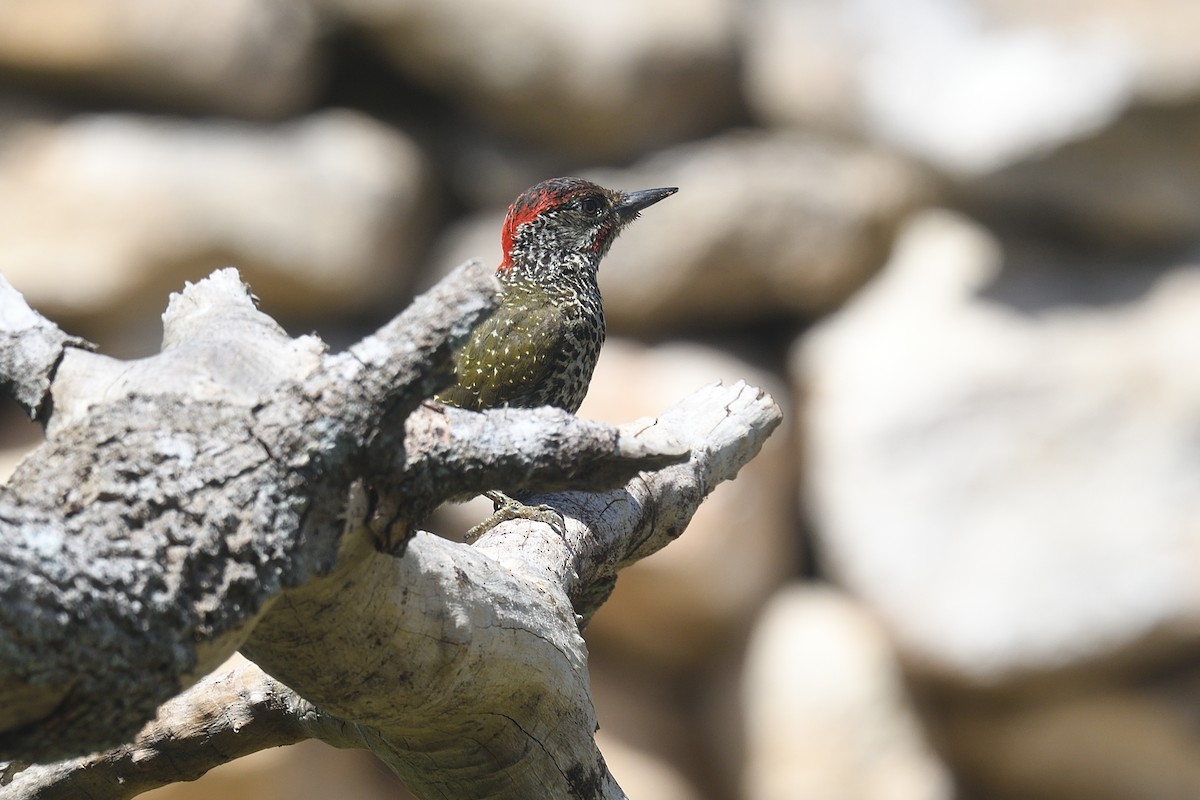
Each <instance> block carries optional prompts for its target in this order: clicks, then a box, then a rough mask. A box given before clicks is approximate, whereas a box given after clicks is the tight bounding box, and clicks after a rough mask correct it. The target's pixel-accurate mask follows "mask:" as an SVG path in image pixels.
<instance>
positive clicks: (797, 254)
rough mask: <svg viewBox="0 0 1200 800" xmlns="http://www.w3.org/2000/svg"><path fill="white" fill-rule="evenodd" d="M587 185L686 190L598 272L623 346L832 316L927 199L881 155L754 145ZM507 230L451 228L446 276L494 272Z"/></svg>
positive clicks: (693, 154)
mask: <svg viewBox="0 0 1200 800" xmlns="http://www.w3.org/2000/svg"><path fill="white" fill-rule="evenodd" d="M586 177H589V178H592V179H594V180H597V181H599V182H600V183H602V184H604V185H606V186H611V187H614V188H622V189H644V188H650V187H653V186H678V187H680V189H679V194H677V195H675V196H674V197H671V198H669V199H668V200H666V201H664V202H662V203H660V204H658V205H655V206H654V207H653V208H651V209H649V210H647V211H646V212H645V213H644V214H643V216H644V217H645V219H644V220H642V221H639V222H637V223H635V224H633V225H631V226H630V227H629V229H628V230H626V231H625V232H624V233H622V234H621V237H620V238H619V239H618V240H617V242H616V243H615V244H614V245H613V249H612V252H611V253H610V254H609V256H608V257H607V258H606V259H605V261H604V263H603V265H602V266H601V268H600V288H601V291H602V292H603V294H604V308H605V314H606V316H607V318H608V324H609V326H610V328H611V329H612V330H614V331H618V332H623V333H630V332H637V333H650V334H662V333H664V332H672V331H678V330H680V329H684V328H698V327H699V328H711V327H719V326H721V325H736V324H739V323H747V322H755V321H759V320H762V319H763V318H764V317H770V316H772V315H795V314H803V315H814V314H819V313H822V312H825V311H828V310H830V309H831V308H833V307H835V306H837V305H838V304H839V303H841V302H842V301H843V300H844V299H845V298H846V297H847V296H849V295H850V294H851V293H852V292H853V291H854V290H855V289H857V288H858V287H859V286H860V285H861V284H862V283H863V282H864V281H866V280H867V278H869V277H870V276H871V275H872V274H873V273H874V271H875V270H876V269H878V267H879V266H880V265H881V264H882V263H883V261H884V260H885V259H886V257H887V253H888V251H889V249H890V248H891V243H892V236H893V234H894V232H895V230H896V228H897V227H898V226H899V224H900V222H901V221H902V220H903V219H904V217H905V216H906V215H907V214H908V213H909V212H910V211H911V210H912V209H913V208H915V207H916V206H917V205H919V204H920V203H921V202H922V201H924V200H927V199H928V197H929V194H930V186H929V184H928V183H927V182H926V181H925V180H924V179H923V177H922V176H921V175H920V173H919V172H917V171H915V170H913V169H911V168H909V167H908V166H907V165H906V164H905V163H904V162H902V161H900V160H897V159H895V158H892V157H889V156H886V155H883V154H881V153H876V152H871V151H864V150H861V149H858V148H854V147H852V146H848V145H845V144H841V143H837V142H834V141H832V140H827V139H820V138H815V137H811V136H804V135H799V134H796V135H793V134H769V133H761V132H750V131H744V132H737V133H731V134H726V135H723V136H721V137H718V138H715V139H711V140H708V141H705V142H701V143H697V144H689V145H682V146H679V147H675V148H671V149H669V150H666V151H663V152H662V153H660V154H658V155H655V156H654V157H652V158H650V159H647V160H645V161H643V162H642V163H640V164H639V165H637V166H636V167H633V168H631V169H627V170H621V171H608V172H603V173H590V174H588V175H587V176H586ZM502 220H503V215H502V214H501V213H500V212H491V213H488V214H486V215H482V216H481V217H480V218H478V219H475V220H471V221H470V222H468V223H466V224H465V225H458V226H454V227H452V228H451V229H450V230H449V232H448V233H447V235H446V236H445V237H444V238H443V240H442V244H441V245H440V246H439V248H438V254H437V255H436V256H435V261H436V263H437V264H438V269H439V270H440V271H445V270H447V269H448V268H449V267H451V266H453V265H455V264H458V263H460V262H462V261H464V260H466V259H467V258H469V257H471V256H483V257H484V258H485V259H486V260H488V262H489V263H499V261H500V225H501V222H502Z"/></svg>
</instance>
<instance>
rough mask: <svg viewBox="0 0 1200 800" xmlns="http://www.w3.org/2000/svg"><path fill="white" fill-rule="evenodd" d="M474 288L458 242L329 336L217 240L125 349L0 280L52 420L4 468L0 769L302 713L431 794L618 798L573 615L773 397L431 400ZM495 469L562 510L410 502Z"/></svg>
mask: <svg viewBox="0 0 1200 800" xmlns="http://www.w3.org/2000/svg"><path fill="white" fill-rule="evenodd" d="M495 291H496V285H495V283H494V279H493V278H492V276H491V275H490V270H488V269H487V268H485V267H484V266H483V265H482V264H480V263H478V262H472V263H469V264H466V265H464V266H463V267H461V268H460V269H459V270H458V271H456V272H455V273H453V274H452V275H451V276H450V277H448V278H447V279H446V280H445V281H444V282H443V283H442V284H440V285H439V286H437V287H435V288H434V289H433V290H431V291H430V292H429V293H428V294H426V295H425V296H423V297H421V298H418V300H417V301H416V302H414V303H413V305H412V306H410V307H409V308H408V309H407V310H406V311H405V312H403V313H402V314H400V315H399V316H398V317H396V319H394V320H393V321H392V322H390V323H389V324H387V325H386V326H384V327H383V328H381V329H380V330H379V331H377V332H376V333H375V334H373V335H371V336H369V337H367V338H365V339H364V340H362V341H361V342H359V343H357V344H356V345H354V346H353V347H351V348H350V349H349V350H347V351H345V352H343V353H328V352H326V349H325V347H324V345H323V343H322V342H320V340H318V339H316V338H314V337H300V338H296V339H293V338H290V337H288V336H287V335H286V334H285V333H284V332H283V331H282V330H281V329H280V328H279V326H278V325H277V324H276V323H275V322H274V321H272V320H271V319H270V318H269V317H267V316H265V315H264V314H262V313H261V312H259V311H258V310H257V308H256V307H255V304H254V301H253V298H252V296H251V295H250V294H249V292H248V291H247V290H246V287H245V286H244V285H243V284H242V282H241V280H240V278H239V277H238V275H237V273H236V272H235V271H234V270H231V269H230V270H222V271H219V272H217V273H214V274H213V275H212V276H211V277H209V278H208V279H206V280H204V281H201V282H200V283H197V284H195V285H189V286H188V287H187V288H186V289H185V290H184V291H183V292H182V293H180V294H178V295H173V296H172V298H171V302H170V304H169V307H168V309H167V311H166V313H165V314H164V317H163V320H164V337H163V347H162V351H161V352H160V353H159V354H157V355H155V356H153V357H151V358H146V359H142V360H138V361H117V360H115V359H111V358H107V357H105V356H103V355H99V354H96V353H94V352H91V351H90V350H89V349H87V347H86V345H85V344H84V343H82V342H79V341H78V340H75V339H73V338H71V337H69V336H67V335H65V334H63V333H62V332H61V331H59V330H58V329H57V328H56V327H55V326H53V325H52V324H51V323H49V322H48V321H46V320H45V319H44V318H42V317H40V315H38V314H36V312H34V311H32V310H31V309H29V308H28V306H27V305H26V304H25V303H24V300H23V299H22V298H21V296H20V295H19V294H18V293H17V292H15V291H14V290H13V289H12V287H11V286H9V285H8V284H7V283H6V282H3V281H2V279H0V334H2V335H3V338H2V339H0V380H3V381H4V382H5V384H6V385H7V386H8V387H9V389H10V391H11V393H12V394H13V395H14V396H15V397H16V398H17V399H18V401H19V402H20V403H21V404H22V405H23V406H24V407H25V408H26V409H27V411H29V413H30V414H31V415H32V416H35V417H36V418H38V419H40V420H42V421H43V423H44V424H45V426H46V431H47V438H46V441H45V443H44V444H43V445H42V446H41V447H40V448H39V449H38V450H37V451H35V452H34V453H33V454H32V455H31V456H30V457H29V458H28V459H27V460H26V461H25V462H24V463H23V464H22V465H21V466H20V467H19V468H18V470H17V472H16V473H15V474H14V476H13V478H12V479H11V481H10V482H9V484H8V485H7V486H4V487H0V544H2V546H0V761H6V762H8V763H7V764H6V765H3V766H2V767H0V783H4V784H7V787H6V788H5V796H13V797H21V798H24V797H29V798H32V797H39V798H46V797H72V796H88V797H129V796H133V795H134V794H137V793H138V792H140V791H144V790H145V789H148V788H150V787H152V786H156V785H161V784H163V783H169V782H172V781H177V780H188V779H192V778H195V777H197V776H199V775H200V774H203V772H204V771H206V770H207V769H209V768H211V767H212V766H215V765H216V764H218V763H221V762H223V761H225V760H228V759H231V758H235V757H237V756H239V755H242V754H245V753H248V752H252V751H254V750H257V749H261V748H264V747H271V746H276V745H279V744H284V743H288V742H291V741H297V740H299V739H301V738H305V737H316V738H321V739H323V740H325V741H329V742H331V743H333V744H335V745H338V746H346V747H366V748H369V749H371V750H373V751H374V752H375V753H377V754H378V755H379V756H380V757H381V758H382V759H383V760H384V761H385V762H386V763H387V764H388V765H389V766H390V767H391V768H392V769H394V770H395V771H396V772H397V773H398V774H399V775H400V776H401V777H403V778H404V780H405V781H406V782H407V783H408V785H409V786H410V787H411V788H412V790H413V791H414V792H415V793H417V794H418V795H419V796H420V797H423V798H464V797H501V798H503V797H512V798H541V797H545V798H563V797H570V798H619V797H623V796H624V795H623V794H622V792H621V790H620V788H619V787H618V786H617V784H616V783H615V781H614V780H613V779H612V776H611V775H610V774H609V772H608V770H607V768H606V767H605V765H604V760H603V758H602V757H601V756H600V753H599V751H598V750H597V749H596V745H595V741H594V736H593V734H594V731H595V716H594V712H593V708H592V703H591V694H590V688H589V685H588V678H587V654H586V648H585V645H584V642H583V639H582V636H581V630H582V627H583V626H584V625H585V624H586V621H587V619H588V618H590V616H591V614H592V613H593V612H594V611H595V609H596V608H598V607H599V605H600V604H601V603H602V602H603V601H604V599H605V598H606V597H607V595H608V592H609V591H610V590H611V587H612V585H613V583H614V581H615V579H616V574H617V571H618V570H619V569H621V568H622V567H624V566H626V565H628V564H630V563H633V562H634V561H636V560H638V559H640V558H644V557H645V556H647V555H649V554H650V553H652V552H654V551H655V550H658V549H659V548H661V547H663V546H665V545H666V544H668V543H669V542H670V541H672V540H673V539H674V538H676V537H677V536H679V535H680V534H681V533H682V531H683V529H684V528H685V527H686V525H687V523H688V520H689V519H690V518H691V516H692V514H693V513H694V512H695V510H696V508H697V506H698V505H699V503H700V502H701V500H702V499H703V498H704V497H705V496H706V495H707V493H708V492H709V491H711V489H712V488H713V487H714V486H715V485H716V484H718V483H719V482H721V481H723V480H727V479H730V478H732V477H733V476H734V475H736V473H737V471H738V469H739V468H740V467H741V466H742V465H743V464H745V463H746V461H748V460H749V459H750V458H752V457H753V456H754V455H755V453H757V452H758V449H759V448H760V447H761V445H762V442H763V441H764V440H765V438H766V437H767V436H768V435H769V434H770V432H771V431H772V430H773V429H774V428H775V427H776V426H777V425H778V424H779V421H780V411H779V409H778V407H777V406H776V405H775V404H774V402H773V401H772V400H771V398H770V397H768V396H766V395H765V394H763V393H762V392H760V391H758V390H757V389H754V388H752V387H749V386H746V385H744V384H737V385H734V386H723V385H714V386H709V387H705V388H703V389H701V390H699V391H697V392H696V393H694V394H692V395H691V396H689V397H687V398H685V399H684V400H682V401H681V402H680V403H679V404H678V405H677V406H675V407H674V408H672V409H669V410H667V411H665V412H664V413H663V414H662V415H660V416H659V417H657V418H654V419H646V420H640V421H637V422H633V423H629V424H626V425H623V426H611V425H607V424H603V423H598V422H593V421H588V420H582V419H578V418H576V417H574V416H572V415H570V414H567V413H565V412H561V411H557V410H553V409H533V410H525V409H498V410H493V411H486V412H483V413H475V412H469V411H463V410H460V409H455V408H446V407H443V406H440V405H438V404H435V403H431V402H429V401H428V400H427V398H429V397H430V396H431V395H432V394H433V393H434V392H435V391H436V390H437V389H439V388H440V387H442V386H443V385H445V384H446V383H447V382H448V380H449V361H450V359H449V357H450V353H451V352H452V351H453V348H454V347H455V345H456V344H457V343H459V342H461V341H462V339H463V338H464V337H465V336H466V334H467V333H468V332H469V331H470V329H471V327H472V326H473V325H474V324H475V323H476V322H477V321H478V320H479V319H481V318H483V317H484V316H485V315H486V314H488V313H489V312H490V311H491V310H492V308H493V307H494V303H495ZM485 489H503V490H505V491H508V492H518V493H520V492H526V493H536V494H534V495H532V496H535V497H536V498H537V499H536V502H545V503H549V504H551V505H553V506H554V507H555V508H556V509H558V510H560V511H561V512H562V513H563V514H564V517H565V520H566V531H565V534H564V533H563V532H562V531H555V530H553V529H551V528H550V527H549V526H546V525H544V524H540V523H533V522H528V521H524V520H517V521H512V522H507V523H504V524H502V525H501V526H498V527H497V528H495V529H494V530H493V531H491V532H489V533H488V534H486V535H485V536H484V537H483V538H482V539H481V540H480V541H479V542H477V543H476V544H475V546H467V545H464V544H459V543H455V542H451V541H447V540H444V539H441V538H438V537H435V536H433V535H430V534H427V533H424V532H421V531H419V530H418V529H417V525H419V523H420V521H421V519H422V518H423V517H425V516H426V515H427V514H428V513H429V512H430V511H432V510H433V509H434V508H436V507H437V505H439V504H440V503H442V502H444V501H445V500H446V499H447V498H451V497H456V496H460V495H462V494H464V493H473V492H479V491H482V490H485ZM547 492H551V493H552V494H547ZM239 649H240V650H241V651H242V652H243V653H244V654H245V655H246V656H247V657H248V658H250V659H251V660H252V661H253V662H254V663H250V664H245V665H243V666H241V667H239V668H237V669H236V670H234V671H233V672H222V673H214V672H213V671H214V669H215V668H216V667H217V666H218V665H219V664H220V663H222V662H223V661H225V660H226V659H227V658H228V657H229V656H230V655H231V654H232V653H233V652H234V651H236V650H239Z"/></svg>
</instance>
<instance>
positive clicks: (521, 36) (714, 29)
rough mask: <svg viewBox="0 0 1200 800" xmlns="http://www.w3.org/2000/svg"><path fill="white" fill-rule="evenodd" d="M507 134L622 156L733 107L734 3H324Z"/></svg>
mask: <svg viewBox="0 0 1200 800" xmlns="http://www.w3.org/2000/svg"><path fill="white" fill-rule="evenodd" d="M321 3H322V4H323V5H324V6H325V7H326V8H327V9H329V10H331V11H332V12H334V13H335V14H337V15H341V16H342V17H343V18H344V19H345V20H346V21H347V22H348V23H349V24H352V25H355V26H358V27H360V28H362V29H365V30H366V31H367V32H368V33H369V34H371V35H372V36H373V37H374V38H375V39H376V40H377V41H379V42H380V43H381V44H382V46H383V47H384V49H385V50H386V52H387V53H388V54H389V55H390V56H391V57H392V59H393V60H394V61H395V63H396V64H397V65H398V66H399V67H400V68H402V69H403V70H404V72H405V73H406V74H407V75H409V76H411V77H412V79H413V80H415V81H418V82H420V83H422V84H424V85H426V86H428V87H429V88H430V89H432V90H433V91H435V92H437V93H439V94H443V93H444V94H446V95H448V96H450V97H453V98H454V99H455V100H456V101H457V102H459V103H461V104H462V106H463V107H464V108H466V109H467V110H468V111H469V112H471V113H473V114H474V115H476V116H478V117H479V118H481V119H483V120H485V121H487V122H488V123H489V124H490V125H493V126H494V127H496V128H497V129H499V130H501V131H505V132H507V133H509V134H515V135H516V136H518V137H520V138H522V139H524V140H526V141H527V142H528V143H530V144H533V145H535V146H541V147H549V148H551V149H555V150H558V151H561V152H564V153H569V154H573V155H575V156H577V157H584V158H593V159H613V158H627V157H629V156H633V155H637V154H639V153H643V152H645V151H647V150H649V149H651V148H653V147H655V146H660V145H662V144H664V143H667V142H672V141H677V140H680V139H685V138H691V137H694V136H697V135H700V134H704V133H708V132H711V131H713V130H715V129H716V128H718V127H719V126H721V125H722V124H724V123H728V122H729V121H730V120H731V119H732V118H733V117H734V116H735V114H736V113H737V110H738V97H737V56H736V41H735V35H734V31H735V30H736V23H737V19H738V10H739V8H740V4H739V3H737V2H736V0H659V2H654V3H646V2H642V1H641V0H609V2H605V3H586V4H581V3H562V2H557V0H472V2H465V1H464V0H457V1H455V0H400V1H399V2H392V1H391V0H321Z"/></svg>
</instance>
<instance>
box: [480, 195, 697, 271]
mask: <svg viewBox="0 0 1200 800" xmlns="http://www.w3.org/2000/svg"><path fill="white" fill-rule="evenodd" d="M677 191H679V190H678V189H676V188H674V187H671V188H666V189H644V190H642V191H638V192H621V191H616V190H613V189H605V188H604V187H603V186H597V185H596V184H594V183H592V182H591V181H585V180H583V179H582V178H550V179H549V180H545V181H542V182H541V183H539V184H537V185H536V186H533V187H531V188H529V189H526V190H525V191H524V192H523V193H522V194H521V196H520V197H518V198H517V199H516V200H515V201H514V202H513V204H512V205H511V206H509V207H508V216H507V217H505V219H504V229H503V231H502V233H501V243H502V244H503V246H504V260H503V261H501V262H500V266H499V268H498V269H497V272H498V273H499V274H500V275H501V276H502V277H505V276H513V275H521V276H524V277H529V278H534V279H538V278H543V279H546V278H553V277H555V276H557V275H558V274H561V273H562V272H564V271H567V270H591V271H592V272H593V273H594V272H595V270H596V268H597V267H598V266H599V264H600V259H601V258H603V257H604V254H605V253H607V252H608V248H609V247H610V246H611V245H612V243H613V240H614V239H616V238H617V234H618V233H620V232H621V229H622V228H624V227H625V226H626V225H628V224H629V223H630V222H632V221H633V220H635V219H637V216H638V212H639V211H641V210H642V209H643V208H646V207H647V206H650V205H653V204H654V203H657V202H658V201H659V200H662V199H663V198H664V197H669V196H670V195H673V194H675V192H677Z"/></svg>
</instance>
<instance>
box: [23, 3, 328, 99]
mask: <svg viewBox="0 0 1200 800" xmlns="http://www.w3.org/2000/svg"><path fill="white" fill-rule="evenodd" d="M319 34H320V29H319V24H318V20H317V15H316V13H315V12H314V11H313V9H312V7H311V5H310V4H309V3H307V2H294V0H206V2H203V3H193V2H190V1H189V0H155V1H154V2H152V3H145V2H141V0H38V1H37V2H33V3H28V2H4V3H0V70H6V71H13V72H16V73H19V74H23V75H25V76H27V77H29V78H36V79H42V80H46V79H50V80H52V81H60V82H62V83H63V84H64V85H74V86H75V88H78V87H79V86H81V85H82V86H85V87H89V88H91V89H103V90H107V91H116V92H119V93H128V94H129V95H132V96H135V97H142V98H146V99H150V100H153V101H155V102H157V103H162V104H164V105H167V106H169V107H171V108H185V109H195V110H199V111H216V112H222V113H233V114H242V115H248V116H252V117H264V116H271V117H273V116H278V115H281V114H285V113H294V112H296V111H298V110H299V109H300V107H301V106H302V105H303V104H304V103H305V102H306V101H307V100H308V99H309V98H310V97H311V95H312V94H313V90H314V88H315V83H316V81H315V79H316V75H317V69H318V67H317V52H316V49H317V38H318V36H319Z"/></svg>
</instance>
